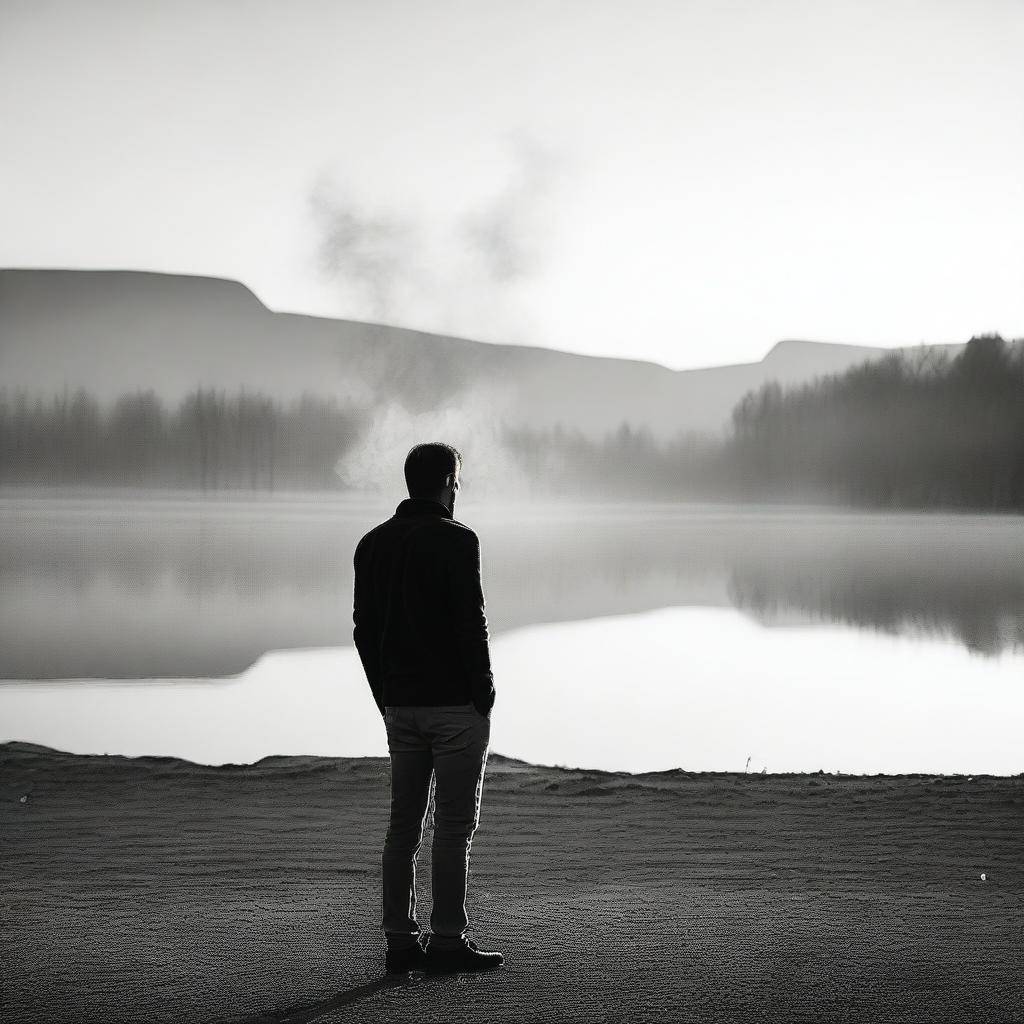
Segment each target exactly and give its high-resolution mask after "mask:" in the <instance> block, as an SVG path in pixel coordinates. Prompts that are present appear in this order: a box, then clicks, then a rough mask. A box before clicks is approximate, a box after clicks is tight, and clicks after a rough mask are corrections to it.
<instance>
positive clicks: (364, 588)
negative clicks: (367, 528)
mask: <svg viewBox="0 0 1024 1024" xmlns="http://www.w3.org/2000/svg"><path fill="white" fill-rule="evenodd" d="M363 557H364V549H363V546H362V541H360V543H359V544H357V545H356V551H355V555H354V556H353V559H352V569H353V588H352V589H353V594H352V622H353V628H352V640H353V641H354V642H355V645H356V650H357V651H358V652H359V660H360V661H362V663H363V671H364V672H365V673H366V681H367V682H368V683H369V684H370V692H371V693H372V694H373V699H374V702H375V703H376V705H377V709H378V710H379V711H380V713H381V715H383V714H384V685H383V681H382V680H381V677H380V632H379V625H378V623H377V616H376V609H375V607H374V604H373V593H372V591H371V589H370V586H371V581H370V577H369V575H368V571H367V569H366V567H365V566H364V564H363Z"/></svg>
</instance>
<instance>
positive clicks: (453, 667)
mask: <svg viewBox="0 0 1024 1024" xmlns="http://www.w3.org/2000/svg"><path fill="white" fill-rule="evenodd" d="M353 567H354V570H355V585H354V595H353V598H354V599H353V611H352V621H353V622H354V623H355V628H354V630H353V633H352V637H353V639H354V640H355V645H356V649H357V650H358V651H359V657H360V659H361V660H362V663H363V668H364V669H365V670H366V678H367V681H368V682H369V684H370V689H371V690H372V691H373V699H374V700H375V701H376V702H377V707H378V708H380V710H381V713H382V714H383V710H384V707H385V706H386V705H388V704H392V705H410V704H425V705H430V706H434V707H436V706H438V705H443V704H469V703H473V704H475V705H476V708H477V710H478V711H480V712H481V713H482V714H486V713H487V712H488V711H489V710H490V709H491V706H492V705H493V704H494V676H493V674H492V672H491V659H490V650H489V647H488V633H487V616H486V610H485V604H484V594H483V586H482V583H481V578H480V540H479V538H478V537H477V535H476V534H475V533H474V532H473V531H472V530H471V529H470V528H469V527H468V526H465V525H463V524H462V523H460V522H458V520H456V519H453V518H452V514H451V512H450V511H449V510H448V508H447V507H446V506H445V505H442V504H441V503H440V502H437V501H431V500H429V499H427V498H406V499H405V501H403V502H401V503H400V504H399V505H398V508H397V509H395V514H394V515H393V516H392V517H391V518H390V519H388V520H386V521H385V522H383V523H381V524H380V525H379V526H375V527H374V528H373V529H372V530H371V531H370V532H369V533H368V534H366V535H365V536H364V537H363V538H362V539H361V540H360V541H359V543H358V544H357V545H356V550H355V556H354V558H353Z"/></svg>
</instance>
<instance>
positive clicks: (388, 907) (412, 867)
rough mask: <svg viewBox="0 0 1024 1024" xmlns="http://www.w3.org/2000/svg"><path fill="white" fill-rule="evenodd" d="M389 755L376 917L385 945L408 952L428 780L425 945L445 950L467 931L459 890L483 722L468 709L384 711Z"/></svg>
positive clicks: (483, 752) (474, 805)
mask: <svg viewBox="0 0 1024 1024" xmlns="http://www.w3.org/2000/svg"><path fill="white" fill-rule="evenodd" d="M384 723H385V725H386V727H387V733H388V750H389V751H390V753H391V820H390V823H389V825H388V831H387V837H386V838H385V840H384V852H383V854H382V857H381V864H382V868H383V903H384V913H383V917H382V920H381V927H382V928H383V929H384V932H385V934H386V936H387V939H388V943H389V945H392V946H402V945H411V944H412V943H413V942H414V941H415V940H416V938H417V936H418V935H419V930H420V929H419V924H418V922H417V920H416V859H417V855H418V854H419V849H420V843H421V842H422V840H423V825H424V822H425V820H426V813H427V805H428V802H429V800H430V783H431V778H432V777H433V779H434V840H433V844H432V846H431V858H432V866H431V894H432V896H433V903H434V906H433V911H432V912H431V915H430V930H431V932H432V936H431V939H430V942H431V944H432V945H433V946H434V948H435V949H444V948H451V947H453V946H456V945H458V944H459V942H460V941H461V938H462V936H463V934H464V933H465V931H466V929H467V928H468V927H469V917H468V916H467V914H466V886H467V882H468V879H469V852H470V848H471V846H472V844H473V833H474V832H475V831H476V827H477V825H478V824H479V822H480V796H481V793H482V792H483V784H484V768H485V767H486V764H487V749H488V744H489V743H490V738H491V721H490V719H489V718H487V717H485V716H484V715H481V714H480V712H479V711H477V709H476V708H475V707H474V706H473V705H472V704H454V705H446V706H442V707H425V706H417V707H392V706H388V707H386V708H385V709H384Z"/></svg>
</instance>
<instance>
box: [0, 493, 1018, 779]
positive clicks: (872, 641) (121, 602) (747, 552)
mask: <svg viewBox="0 0 1024 1024" xmlns="http://www.w3.org/2000/svg"><path fill="white" fill-rule="evenodd" d="M400 497H401V496H397V497H396V498H395V500H394V501H390V500H382V499H380V498H362V499H351V498H348V499H339V498H334V497H326V496H320V495H316V496H309V497H301V496H300V497H294V496H293V497H288V498H285V497H278V498H274V499H271V500H267V499H266V498H262V499H258V500H252V499H249V498H245V497H239V498H234V499H229V500H224V499H218V500H211V499H208V498H207V499H199V498H196V497H192V496H185V495H182V496H176V497H171V498H163V499H160V500H154V499H153V498H152V497H150V496H144V495H140V496H136V497H134V498H126V497H119V498H117V499H116V500H112V499H110V498H109V497H106V498H105V497H94V498H74V499H63V500H60V501H55V500H52V499H42V498H39V499H33V498H29V497H25V496H23V495H18V496H6V497H3V496H0V517H2V522H3V549H2V562H0V676H2V677H3V678H4V679H5V680H7V682H4V683H0V741H2V740H6V739H21V740H28V741H32V742H37V743H45V744H47V745H50V746H55V747H58V748H60V749H66V750H75V751H81V752H110V753H129V754H143V753H152V754H175V755H178V756H183V757H188V758H190V759H192V760H196V761H202V762H207V763H224V762H227V761H236V762H240V761H251V760H254V759H257V758H259V757H261V756H264V755H267V754H272V753H319V754H333V755H359V754H381V753H384V752H385V749H386V748H385V746H384V741H383V727H382V725H381V724H380V722H379V718H378V717H377V716H376V711H375V709H374V708H373V705H372V703H371V702H370V698H369V691H368V688H367V686H366V683H365V680H364V679H363V677H362V674H361V670H360V668H359V663H358V658H357V657H356V655H355V652H354V650H353V649H352V647H351V587H352V569H351V556H352V549H353V547H354V545H355V542H356V540H357V539H358V538H359V536H361V534H362V533H364V532H365V531H366V530H367V529H369V528H370V527H371V526H373V525H374V524H375V523H376V522H378V521H380V519H382V518H385V517H386V516H387V515H389V514H391V512H392V511H393V509H394V505H395V504H397V501H398V500H400ZM457 516H458V518H460V519H462V520H463V521H464V522H467V523H469V524H470V525H472V526H473V527H474V528H475V529H476V530H477V532H478V533H479V534H480V537H481V542H482V545H483V562H484V585H485V589H486V592H487V599H488V618H489V621H490V624H491V630H492V637H493V652H494V661H495V672H496V682H497V685H498V688H499V693H500V697H499V701H500V703H499V706H498V707H497V708H496V710H495V719H494V724H493V744H492V746H493V749H496V750H498V751H500V752H502V753H505V754H509V755H511V756H516V757H523V758H525V759H528V760H533V761H541V762H544V763H551V764H568V765H578V766H587V767H603V768H615V769H624V770H630V771H639V770H649V769H662V768H672V767H682V768H685V769H689V770H705V769H719V770H743V769H744V767H747V768H749V770H751V771H760V770H761V769H762V768H767V770H768V771H786V770H793V771H815V770H818V769H819V768H822V769H824V770H826V771H847V772H876V771H879V772H908V771H927V772H965V773H971V772H974V773H981V772H990V773H997V774H1015V773H1017V772H1020V771H1024V757H1022V756H1021V755H1020V754H1019V749H1018V748H1019V742H1017V740H1016V737H1017V736H1019V733H1020V729H1021V726H1022V725H1024V714H1022V712H1024V520H1021V519H1020V518H1019V517H1012V516H963V515H890V514H878V513H863V512H843V511H824V510H821V509H807V508H756V507H729V506H719V507H715V506H680V505H651V506H613V505H606V506H601V505H574V506H550V505H549V506H546V507H536V506H534V507H530V506H519V507H506V508H495V507H489V508H484V507H476V508H474V507H473V506H472V504H471V503H468V502H467V503H464V504H460V507H459V508H458V510H457ZM267 652H273V653H270V654H268V653H267ZM225 676H228V677H232V678H227V679H225V678H223V677H225ZM29 680H35V681H31V682H30V681H29ZM114 680H123V682H115V681H114Z"/></svg>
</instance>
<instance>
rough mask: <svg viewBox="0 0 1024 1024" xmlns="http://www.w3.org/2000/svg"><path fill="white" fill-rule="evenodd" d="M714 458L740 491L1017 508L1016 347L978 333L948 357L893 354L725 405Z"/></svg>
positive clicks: (1021, 483)
mask: <svg viewBox="0 0 1024 1024" xmlns="http://www.w3.org/2000/svg"><path fill="white" fill-rule="evenodd" d="M732 428H733V430H732V436H731V437H730V438H729V440H728V442H727V443H726V444H725V445H724V447H723V450H722V453H721V457H722V459H723V462H724V464H725V465H726V466H728V467H729V471H730V473H731V475H732V477H733V479H734V481H735V482H736V484H737V486H738V494H739V496H740V497H745V498H755V497H757V498H760V497H765V496H767V497H778V496H780V495H782V496H785V495H798V496H812V497H820V498H822V499H824V500H832V501H842V502H846V503H850V504H854V505H867V506H876V507H883V508H893V507H906V508H937V507H942V508H954V509H985V510H1018V511H1021V510H1024V344H1021V343H1017V344H1014V345H1009V344H1007V342H1006V341H1004V340H1003V338H1001V337H1000V336H999V335H980V336H977V337H974V338H971V340H970V341H969V342H968V343H967V345H966V346H965V347H964V349H963V350H962V351H961V352H960V353H959V355H957V356H956V358H954V359H950V358H948V357H947V356H946V355H945V354H944V353H941V352H937V351H931V352H929V351H927V350H925V351H923V352H920V353H914V354H901V353H893V354H891V355H888V356H886V357H884V358H882V359H880V360H878V361H877V362H868V363H864V364H862V365H860V366H856V367H853V368H852V369H850V370H848V371H847V372H846V373H843V374H838V375H834V376H830V377H826V378H823V379H819V380H816V381H814V382H812V383H810V384H805V385H803V386H800V387H795V388H790V389H786V390H783V389H782V388H780V387H779V386H778V385H777V384H768V385H765V386H763V387H762V388H760V390H758V391H756V392H753V393H751V394H748V395H746V396H745V397H744V398H743V400H742V401H741V402H740V403H739V404H738V405H737V406H736V408H735V409H734V410H733V414H732Z"/></svg>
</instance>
